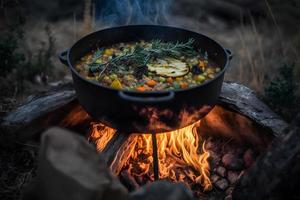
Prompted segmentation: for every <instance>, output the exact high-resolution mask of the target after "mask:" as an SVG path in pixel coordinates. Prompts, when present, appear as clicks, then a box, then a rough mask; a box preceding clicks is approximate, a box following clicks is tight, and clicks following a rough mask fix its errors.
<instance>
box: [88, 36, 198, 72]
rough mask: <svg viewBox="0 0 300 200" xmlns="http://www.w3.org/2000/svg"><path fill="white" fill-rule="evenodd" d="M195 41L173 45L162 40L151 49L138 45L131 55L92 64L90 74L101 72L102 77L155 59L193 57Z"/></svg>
mask: <svg viewBox="0 0 300 200" xmlns="http://www.w3.org/2000/svg"><path fill="white" fill-rule="evenodd" d="M194 41H195V40H194V39H189V40H188V41H187V42H185V43H182V42H178V41H177V42H176V43H172V42H162V41H161V40H153V41H152V42H151V43H152V45H151V47H148V48H144V47H142V46H141V45H139V44H137V45H136V46H135V48H134V50H133V52H131V53H127V54H124V55H120V56H116V57H115V58H112V59H110V60H109V61H107V62H106V63H104V64H98V65H94V64H93V63H91V65H90V72H92V73H96V72H100V73H99V77H101V76H102V74H103V73H104V72H105V71H106V70H108V69H109V70H114V69H117V68H118V67H119V66H127V67H129V66H132V67H141V66H145V65H147V64H148V63H149V61H150V60H151V59H153V58H154V59H157V58H165V57H172V58H179V57H181V56H186V57H192V56H194V55H195V54H196V51H195V50H194V48H193V44H194Z"/></svg>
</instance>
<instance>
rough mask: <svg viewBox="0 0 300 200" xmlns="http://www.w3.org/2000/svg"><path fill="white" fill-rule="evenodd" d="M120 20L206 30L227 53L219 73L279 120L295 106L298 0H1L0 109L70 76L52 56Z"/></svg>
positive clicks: (299, 44) (299, 68) (287, 116)
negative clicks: (226, 61) (227, 62)
mask: <svg viewBox="0 0 300 200" xmlns="http://www.w3.org/2000/svg"><path fill="white" fill-rule="evenodd" d="M124 2H125V3H124ZM134 6H135V8H132V7H134ZM137 6H138V9H137ZM137 12H140V13H137ZM141 13H144V14H145V13H146V14H145V15H148V16H146V17H149V19H150V20H148V21H147V20H145V18H143V17H145V16H141ZM128 23H129V24H134V23H158V24H168V25H173V26H178V27H184V28H187V29H191V30H195V31H198V32H201V33H203V34H206V35H208V36H209V37H212V38H213V39H215V40H217V41H219V42H220V43H221V44H223V46H224V47H226V48H229V49H231V50H232V51H233V52H234V54H235V56H234V59H233V61H232V64H231V67H230V69H229V70H228V72H227V74H226V80H227V81H233V82H239V83H242V84H245V85H247V86H248V87H250V88H252V89H254V90H255V91H256V92H257V93H258V94H259V95H260V96H261V98H262V99H264V100H265V101H266V103H268V104H269V105H270V106H271V107H272V108H273V109H274V110H275V111H276V112H277V113H279V114H280V115H282V116H283V117H284V118H285V119H286V120H287V121H290V120H291V119H292V118H293V116H294V115H295V114H296V113H297V112H299V111H300V110H299V109H300V107H299V96H300V95H299V89H298V82H299V76H298V75H299V71H300V65H299V52H300V33H299V24H300V1H298V0H289V1H284V0H226V1H225V0H152V1H151V0H110V1H108V0H51V1H40V0H1V3H0V31H1V32H0V92H1V95H0V117H1V116H4V115H5V114H6V113H7V112H9V111H10V110H11V109H13V108H14V107H15V106H16V105H18V104H20V103H22V102H23V101H24V100H25V99H26V98H28V96H29V95H32V94H34V93H36V92H39V91H44V90H47V89H49V87H54V86H58V85H60V84H64V83H68V82H71V81H72V79H71V77H70V74H69V71H68V69H67V68H66V67H65V66H63V65H62V64H60V63H59V61H58V59H57V55H58V54H59V53H60V52H61V51H63V50H65V49H67V48H68V47H70V46H71V45H72V44H73V43H74V42H75V41H76V40H78V39H80V38H81V37H82V36H84V35H86V34H88V33H90V32H93V31H95V30H99V29H101V28H103V27H109V26H114V25H124V24H128Z"/></svg>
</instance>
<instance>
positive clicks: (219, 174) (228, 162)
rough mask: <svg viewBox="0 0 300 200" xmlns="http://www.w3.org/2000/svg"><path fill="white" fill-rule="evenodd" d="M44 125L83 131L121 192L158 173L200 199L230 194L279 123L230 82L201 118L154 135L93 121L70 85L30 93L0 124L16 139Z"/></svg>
mask: <svg viewBox="0 0 300 200" xmlns="http://www.w3.org/2000/svg"><path fill="white" fill-rule="evenodd" d="M49 126H60V127H64V128H68V129H71V130H73V131H75V132H77V133H80V134H81V135H85V136H86V138H87V139H88V140H89V141H90V143H92V144H95V147H96V149H97V151H98V152H100V155H102V156H103V157H104V158H105V162H106V164H107V166H108V167H109V168H110V169H111V171H112V172H113V173H114V174H115V175H116V176H118V177H119V179H120V181H121V182H122V183H123V184H124V185H125V186H126V187H127V189H128V190H129V191H134V190H136V189H138V188H139V187H142V186H143V185H147V184H148V183H151V182H153V181H154V180H156V179H160V180H168V181H171V182H182V183H184V184H185V185H186V186H187V187H188V188H190V189H191V190H192V191H193V194H194V196H195V197H198V198H200V199H202V198H204V199H206V198H210V197H211V198H227V199H230V198H231V194H232V191H233V190H234V187H235V185H236V184H237V183H238V181H239V179H240V178H241V177H243V176H244V174H245V173H247V172H246V171H247V169H248V168H249V167H250V166H251V165H252V164H253V163H254V162H255V160H256V158H257V157H258V156H260V155H262V154H263V153H264V152H265V150H266V148H267V147H268V146H269V144H270V142H271V141H272V140H273V139H274V138H276V137H278V136H280V134H281V133H282V130H283V129H284V128H285V127H286V124H285V122H283V121H282V120H281V119H280V118H279V117H278V116H277V115H275V114H274V113H273V112H272V111H271V110H269V108H268V107H267V106H265V104H263V103H262V102H261V101H259V100H258V99H257V97H256V96H255V95H254V93H253V92H252V91H251V90H250V89H248V88H246V87H244V86H241V85H239V84H235V83H224V86H223V88H222V93H221V96H220V99H219V103H218V105H217V106H216V107H215V108H214V109H213V110H212V111H211V112H210V113H209V114H208V115H207V116H206V117H205V118H203V119H201V120H199V121H198V122H196V123H194V124H192V125H189V126H187V127H185V128H182V129H178V130H175V131H171V132H167V133H161V134H157V135H156V136H153V134H134V133H132V134H124V133H120V132H118V130H115V129H112V128H110V127H108V126H105V125H103V124H101V123H100V122H98V121H96V120H93V119H92V118H91V117H90V116H89V115H88V114H87V113H86V112H85V111H84V109H83V108H82V107H81V106H80V105H79V104H78V102H77V100H76V98H75V92H74V90H73V89H72V86H65V87H61V88H59V89H54V90H52V91H49V92H47V93H44V94H41V95H39V96H37V97H34V98H32V99H31V100H30V101H29V102H28V103H26V104H24V105H23V106H20V107H19V108H18V109H17V110H16V111H15V112H13V113H11V114H10V115H8V116H7V117H6V118H4V120H3V122H2V123H1V127H2V129H3V132H4V133H5V136H6V137H7V138H8V139H12V140H18V141H28V140H32V139H34V138H39V137H40V134H41V133H42V131H43V130H45V129H46V128H47V127H49ZM155 144H156V145H155Z"/></svg>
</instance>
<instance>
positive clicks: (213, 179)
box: [210, 174, 221, 183]
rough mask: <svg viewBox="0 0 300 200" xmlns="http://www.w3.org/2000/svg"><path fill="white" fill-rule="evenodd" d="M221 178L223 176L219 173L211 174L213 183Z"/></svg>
mask: <svg viewBox="0 0 300 200" xmlns="http://www.w3.org/2000/svg"><path fill="white" fill-rule="evenodd" d="M220 179H221V177H220V176H218V175H216V174H213V175H211V176H210V180H211V182H213V183H215V182H217V181H218V180H220Z"/></svg>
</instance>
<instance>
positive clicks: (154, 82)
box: [146, 80, 157, 87]
mask: <svg viewBox="0 0 300 200" xmlns="http://www.w3.org/2000/svg"><path fill="white" fill-rule="evenodd" d="M146 84H147V85H148V86H149V87H154V86H155V85H156V84H157V82H156V81H155V80H149V81H147V82H146Z"/></svg>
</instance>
